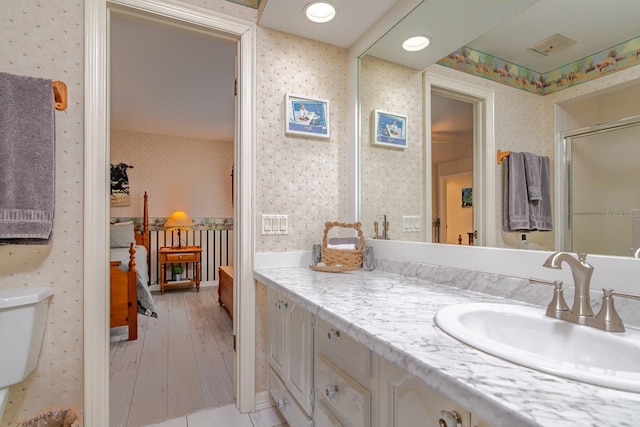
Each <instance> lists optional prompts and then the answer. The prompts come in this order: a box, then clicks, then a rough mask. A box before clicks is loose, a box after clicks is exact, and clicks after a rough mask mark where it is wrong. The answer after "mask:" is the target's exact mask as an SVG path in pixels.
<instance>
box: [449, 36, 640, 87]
mask: <svg viewBox="0 0 640 427" xmlns="http://www.w3.org/2000/svg"><path fill="white" fill-rule="evenodd" d="M639 56H640V36H638V37H635V38H633V39H631V40H628V41H626V42H623V43H620V44H617V45H615V46H613V47H610V48H608V49H604V50H602V51H600V52H597V53H594V54H593V55H590V56H587V57H585V58H583V59H581V60H579V61H576V62H572V63H570V64H567V65H563V66H562V67H559V68H556V69H555V70H551V71H549V72H547V73H540V72H538V71H533V70H530V69H528V68H525V67H522V66H520V65H517V64H514V63H511V62H508V61H505V60H502V59H500V58H496V57H495V56H491V55H488V54H486V53H483V52H480V51H477V50H474V49H471V48H469V47H466V46H465V47H462V48H460V49H458V50H456V51H454V52H452V53H451V54H449V55H448V56H446V57H444V58H442V59H441V60H440V61H438V64H440V65H443V66H445V67H449V68H453V69H456V70H459V71H462V72H465V73H468V74H473V75H476V76H479V77H483V78H485V79H488V80H492V81H494V82H498V83H503V84H506V85H509V86H512V87H515V88H517V89H522V90H524V91H527V92H530V93H535V94H537V95H542V96H544V95H549V94H551V93H554V92H558V91H560V90H562V89H566V88H568V87H571V86H575V85H577V84H581V83H586V82H588V81H591V80H594V79H597V78H599V77H603V76H606V75H608V74H610V73H614V72H616V71H621V70H624V69H626V68H629V67H632V66H634V65H638V64H640V60H639V58H638V57H639Z"/></svg>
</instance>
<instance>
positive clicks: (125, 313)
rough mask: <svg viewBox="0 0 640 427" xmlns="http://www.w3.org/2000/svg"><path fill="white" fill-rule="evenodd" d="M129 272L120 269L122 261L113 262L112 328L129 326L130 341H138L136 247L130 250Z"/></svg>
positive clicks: (110, 267) (111, 288) (111, 284)
mask: <svg viewBox="0 0 640 427" xmlns="http://www.w3.org/2000/svg"><path fill="white" fill-rule="evenodd" d="M129 254H130V255H131V258H130V260H129V270H128V271H122V270H121V269H120V268H119V265H120V263H121V262H120V261H111V262H110V265H109V273H110V297H111V304H110V307H111V310H110V326H111V327H112V328H114V327H116V326H128V327H129V340H135V339H138V291H137V277H136V260H135V254H136V249H135V245H134V244H131V248H130V249H129Z"/></svg>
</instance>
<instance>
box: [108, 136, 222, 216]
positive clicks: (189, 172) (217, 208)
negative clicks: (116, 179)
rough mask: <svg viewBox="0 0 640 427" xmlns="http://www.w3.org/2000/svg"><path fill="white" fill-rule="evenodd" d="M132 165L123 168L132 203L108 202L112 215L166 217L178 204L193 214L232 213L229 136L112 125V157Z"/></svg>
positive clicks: (177, 208) (178, 206) (112, 159)
mask: <svg viewBox="0 0 640 427" xmlns="http://www.w3.org/2000/svg"><path fill="white" fill-rule="evenodd" d="M120 162H123V163H126V164H128V165H133V169H128V170H127V174H128V177H129V183H130V188H129V190H130V193H131V206H126V207H112V208H111V216H112V217H118V216H122V217H129V216H134V217H136V216H137V217H140V216H142V210H143V209H142V203H143V197H142V196H143V194H144V192H145V191H146V192H147V193H148V194H149V216H150V217H162V218H166V217H168V216H169V215H171V212H173V211H175V210H183V211H185V212H187V214H188V215H189V216H190V217H192V218H233V205H232V200H231V168H232V166H233V142H232V141H231V142H225V141H209V140H202V139H194V138H184V137H176V136H169V135H153V134H147V133H138V132H128V131H117V130H112V131H111V163H114V164H117V163H120Z"/></svg>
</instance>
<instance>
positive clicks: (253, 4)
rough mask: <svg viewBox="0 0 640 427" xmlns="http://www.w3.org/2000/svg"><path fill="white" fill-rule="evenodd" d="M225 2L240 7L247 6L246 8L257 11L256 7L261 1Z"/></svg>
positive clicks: (235, 0) (240, 0) (238, 0)
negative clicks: (239, 5)
mask: <svg viewBox="0 0 640 427" xmlns="http://www.w3.org/2000/svg"><path fill="white" fill-rule="evenodd" d="M227 1H230V2H231V3H236V4H241V5H242V6H247V7H252V8H254V9H257V8H258V6H260V1H261V0H227Z"/></svg>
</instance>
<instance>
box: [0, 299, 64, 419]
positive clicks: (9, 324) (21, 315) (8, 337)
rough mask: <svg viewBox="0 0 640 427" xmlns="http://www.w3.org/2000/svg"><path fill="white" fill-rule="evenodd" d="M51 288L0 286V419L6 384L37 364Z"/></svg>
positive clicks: (4, 403) (7, 389) (29, 370)
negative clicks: (2, 287)
mask: <svg viewBox="0 0 640 427" xmlns="http://www.w3.org/2000/svg"><path fill="white" fill-rule="evenodd" d="M52 296H53V289H52V288H45V287H27V288H5V289H0V349H2V350H1V351H0V420H2V416H3V414H4V410H5V408H6V406H7V402H8V401H9V386H11V385H13V384H16V383H19V382H21V381H23V380H24V379H25V378H27V377H28V376H29V374H30V373H31V372H33V370H34V369H35V367H36V365H37V364H38V357H39V356H40V348H41V347H42V339H43V338H44V327H45V324H46V320H47V311H48V310H49V301H50V300H51V297H52Z"/></svg>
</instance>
